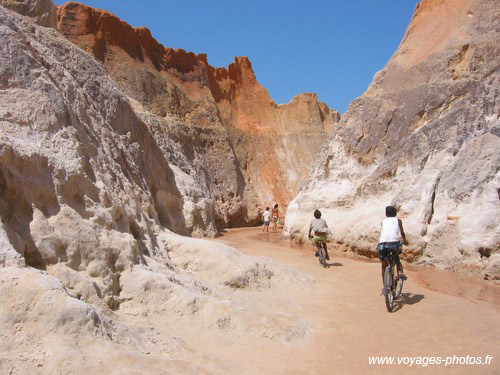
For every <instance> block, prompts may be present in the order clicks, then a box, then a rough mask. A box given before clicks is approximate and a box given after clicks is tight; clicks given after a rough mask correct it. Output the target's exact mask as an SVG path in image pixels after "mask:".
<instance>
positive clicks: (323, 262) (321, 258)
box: [318, 246, 326, 268]
mask: <svg viewBox="0 0 500 375" xmlns="http://www.w3.org/2000/svg"><path fill="white" fill-rule="evenodd" d="M318 251H319V262H320V263H321V265H322V266H323V267H324V268H326V251H325V249H324V248H323V246H320V248H319V249H318Z"/></svg>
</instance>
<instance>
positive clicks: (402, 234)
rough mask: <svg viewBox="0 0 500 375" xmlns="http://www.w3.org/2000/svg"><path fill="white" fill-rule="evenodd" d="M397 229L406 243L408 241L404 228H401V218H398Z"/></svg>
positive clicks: (406, 243)
mask: <svg viewBox="0 0 500 375" xmlns="http://www.w3.org/2000/svg"><path fill="white" fill-rule="evenodd" d="M398 224H399V231H400V232H401V237H403V243H404V244H405V245H408V241H407V240H406V235H405V230H404V229H403V222H402V221H401V219H398Z"/></svg>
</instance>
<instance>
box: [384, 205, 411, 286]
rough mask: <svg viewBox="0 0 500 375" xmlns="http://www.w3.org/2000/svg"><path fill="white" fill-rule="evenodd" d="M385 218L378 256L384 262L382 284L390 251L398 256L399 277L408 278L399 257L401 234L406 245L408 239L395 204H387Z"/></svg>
mask: <svg viewBox="0 0 500 375" xmlns="http://www.w3.org/2000/svg"><path fill="white" fill-rule="evenodd" d="M385 216H387V217H386V218H385V219H384V220H382V230H381V231H380V239H379V244H378V246H377V249H378V257H379V259H380V261H381V262H382V284H383V283H384V272H385V268H386V267H387V264H388V263H387V259H388V256H389V253H390V252H391V251H392V252H393V254H394V255H395V256H396V264H397V268H398V277H400V278H401V279H402V280H406V276H405V274H404V273H403V265H402V264H401V261H400V259H399V254H400V253H401V242H400V241H399V235H401V237H402V239H403V243H404V244H405V245H407V244H408V241H406V235H405V231H404V229H403V222H402V221H401V220H400V219H398V218H397V217H396V208H395V207H393V206H387V207H386V208H385Z"/></svg>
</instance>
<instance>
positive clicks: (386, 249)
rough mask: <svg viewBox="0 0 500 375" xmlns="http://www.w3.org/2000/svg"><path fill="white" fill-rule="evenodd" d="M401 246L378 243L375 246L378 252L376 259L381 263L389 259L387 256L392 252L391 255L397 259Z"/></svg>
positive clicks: (398, 244)
mask: <svg viewBox="0 0 500 375" xmlns="http://www.w3.org/2000/svg"><path fill="white" fill-rule="evenodd" d="M401 246H402V245H401V244H400V243H394V244H390V243H379V244H378V245H377V250H378V258H379V259H380V260H381V261H383V260H386V259H388V258H389V254H390V253H391V252H392V255H393V256H395V257H397V258H399V254H401Z"/></svg>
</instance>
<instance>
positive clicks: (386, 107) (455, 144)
mask: <svg viewBox="0 0 500 375" xmlns="http://www.w3.org/2000/svg"><path fill="white" fill-rule="evenodd" d="M499 28H500V18H499V17H498V3H497V2H495V1H491V0H459V1H456V0H439V1H434V0H432V1H431V0H424V1H421V2H420V3H419V4H418V6H417V8H416V10H415V14H414V16H413V18H412V20H411V22H410V25H409V26H408V30H407V31H406V34H405V35H404V38H403V41H402V42H401V44H400V46H399V48H398V50H397V51H396V52H395V54H394V55H393V56H392V58H391V59H390V60H389V62H388V63H387V64H386V66H385V67H384V68H383V69H382V70H381V71H380V72H378V73H377V74H376V75H375V77H374V79H373V82H372V83H371V85H370V86H369V88H368V89H367V91H366V92H365V93H364V94H363V95H362V96H361V97H359V98H358V99H356V100H354V101H353V102H352V103H351V105H350V106H349V108H348V111H347V113H346V114H345V115H344V116H343V118H342V120H341V122H340V124H339V125H338V126H337V127H336V131H335V133H334V134H333V135H332V137H331V138H330V140H329V144H328V145H327V146H325V147H324V148H323V149H322V151H321V153H320V156H319V157H318V159H317V160H316V163H315V167H314V170H313V172H312V173H311V174H310V176H309V177H308V179H307V181H306V182H305V183H304V185H303V186H302V189H301V191H300V193H299V194H298V196H297V197H296V198H295V199H294V200H293V201H292V202H291V203H290V206H289V208H288V212H287V216H286V223H287V225H286V228H285V230H286V233H287V235H289V236H291V237H301V236H303V235H304V233H306V230H307V227H308V222H309V220H310V218H311V217H312V212H313V210H314V209H315V208H318V209H320V210H322V211H323V213H324V217H325V218H326V219H327V221H328V222H329V224H330V226H331V228H332V231H333V237H334V243H333V244H332V245H333V246H334V247H335V248H338V249H342V250H344V251H348V250H350V251H354V252H357V253H360V254H364V255H369V256H376V252H375V246H376V244H377V242H378V236H379V232H380V222H381V220H382V219H383V218H384V215H385V212H384V208H385V206H387V205H394V206H396V207H397V209H398V211H399V213H398V216H399V217H400V218H401V219H402V220H403V223H404V228H405V231H406V232H407V236H408V238H409V241H410V244H409V246H407V247H405V250H404V256H405V258H406V259H407V260H418V262H419V263H426V264H437V265H440V266H444V267H447V268H451V269H455V270H472V271H474V272H482V273H483V275H484V277H486V278H496V279H498V278H499V277H500V259H499V258H500V253H499V247H500V245H499V244H500V227H499V220H500V202H499V198H500V181H499V166H500V153H499V150H500V140H499V136H500V119H499V114H500V101H499V99H498V95H499V93H498V90H499V61H500V34H499Z"/></svg>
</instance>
